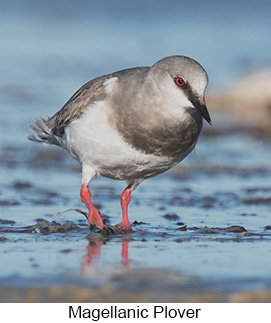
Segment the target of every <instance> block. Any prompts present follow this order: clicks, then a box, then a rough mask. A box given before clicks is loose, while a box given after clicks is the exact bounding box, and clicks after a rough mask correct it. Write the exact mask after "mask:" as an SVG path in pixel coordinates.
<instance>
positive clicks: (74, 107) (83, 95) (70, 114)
mask: <svg viewBox="0 0 271 323" xmlns="http://www.w3.org/2000/svg"><path fill="white" fill-rule="evenodd" d="M119 73H121V71H120V72H116V73H112V74H107V75H103V76H99V77H97V78H95V79H93V80H91V81H89V82H87V83H86V84H84V85H83V86H82V87H81V88H80V89H79V90H78V91H76V92H75V93H74V95H73V96H72V97H71V98H70V99H69V100H68V101H67V102H66V104H65V105H64V106H63V107H62V109H60V110H59V111H58V112H56V113H55V114H54V115H53V116H52V117H51V118H49V119H47V120H45V119H43V118H40V119H38V120H35V121H34V123H33V124H31V125H30V126H29V129H30V130H31V133H30V134H29V136H28V139H29V140H32V141H38V142H45V143H48V144H53V145H58V146H61V140H60V139H61V137H62V135H63V133H64V130H65V127H67V126H68V125H69V124H70V123H71V122H72V121H74V120H76V119H78V118H80V116H81V114H82V113H83V112H84V110H85V108H86V107H87V106H88V105H90V104H91V103H93V102H95V101H97V100H103V99H104V98H105V96H106V94H105V92H104V87H105V86H104V82H105V81H106V80H108V79H110V78H111V77H114V76H118V74H119Z"/></svg>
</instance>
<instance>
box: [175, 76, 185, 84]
mask: <svg viewBox="0 0 271 323" xmlns="http://www.w3.org/2000/svg"><path fill="white" fill-rule="evenodd" d="M175 83H176V84H177V85H178V86H183V85H184V84H185V82H184V79H183V78H181V77H176V78H175Z"/></svg>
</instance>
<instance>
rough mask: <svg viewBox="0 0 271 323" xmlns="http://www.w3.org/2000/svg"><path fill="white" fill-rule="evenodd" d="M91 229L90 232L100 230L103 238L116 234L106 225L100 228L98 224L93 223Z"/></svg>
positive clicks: (90, 225)
mask: <svg viewBox="0 0 271 323" xmlns="http://www.w3.org/2000/svg"><path fill="white" fill-rule="evenodd" d="M89 229H90V230H97V229H98V230H100V231H99V232H100V233H101V234H102V235H103V236H108V235H110V234H115V231H114V230H113V229H112V228H111V227H109V226H107V225H106V224H103V226H102V227H100V226H98V225H96V224H93V223H91V224H89Z"/></svg>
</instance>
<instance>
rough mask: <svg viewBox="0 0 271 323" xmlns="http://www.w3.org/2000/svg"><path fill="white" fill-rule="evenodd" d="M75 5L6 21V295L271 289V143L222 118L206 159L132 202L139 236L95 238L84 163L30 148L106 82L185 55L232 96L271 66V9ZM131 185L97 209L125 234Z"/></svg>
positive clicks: (0, 158)
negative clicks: (42, 121)
mask: <svg viewBox="0 0 271 323" xmlns="http://www.w3.org/2000/svg"><path fill="white" fill-rule="evenodd" d="M76 3H77V4H78V3H79V5H78V6H75V5H74V2H73V1H65V6H63V2H62V1H47V2H46V8H45V7H44V6H43V5H42V4H41V3H40V4H38V3H36V2H33V1H30V0H29V1H17V6H16V8H17V9H16V10H14V6H11V5H10V1H4V2H3V8H2V10H1V13H0V16H1V20H0V25H1V28H0V37H1V51H0V61H1V62H2V63H3V62H4V63H3V64H1V73H0V75H1V77H0V98H1V103H0V111H1V119H0V138H1V141H0V178H1V181H0V253H1V259H0V262H1V271H0V286H2V287H15V288H16V289H17V288H18V287H32V286H41V288H44V287H48V288H49V287H52V286H56V285H64V286H67V285H69V284H73V285H74V286H79V287H87V288H89V289H91V288H96V289H99V288H101V287H102V288H103V287H104V286H107V287H108V286H109V287H110V288H112V289H113V295H114V297H115V296H116V292H117V293H119V292H122V293H123V295H124V297H123V298H122V299H120V300H122V301H123V300H125V295H126V294H125V293H127V292H128V291H129V292H130V291H133V292H134V293H136V294H137V295H141V297H142V295H145V294H146V293H148V292H150V293H151V294H152V295H153V296H152V297H150V298H149V300H155V301H161V300H172V299H171V298H169V297H170V296H172V295H177V296H178V295H179V294H180V293H181V294H189V293H192V294H193V293H194V294H195V295H196V294H199V293H201V292H203V293H204V292H207V293H212V292H214V291H218V292H222V293H228V292H234V291H239V290H245V291H254V290H259V289H260V290H262V289H267V290H270V289H271V260H270V259H271V241H270V240H271V217H270V210H271V208H270V206H271V184H270V183H271V165H270V159H271V149H270V148H271V143H270V141H269V140H268V139H257V138H253V137H251V136H249V135H248V133H247V132H246V128H244V127H243V126H244V125H242V127H241V126H240V125H239V124H238V122H237V121H236V120H232V119H231V118H229V117H225V116H219V115H218V116H216V115H214V114H213V113H212V112H211V114H212V119H213V124H214V125H213V126H212V127H209V126H208V125H206V126H205V134H204V135H203V136H202V137H201V139H200V141H199V143H198V145H197V147H196V151H195V152H193V153H192V154H191V155H190V156H189V157H188V158H187V159H186V160H185V161H184V162H183V163H182V164H181V165H180V166H177V167H176V168H174V169H173V170H172V171H170V172H167V173H165V174H162V175H160V176H157V177H155V178H152V179H149V180H147V181H145V182H144V183H142V184H141V185H140V186H139V187H138V188H137V189H136V191H135V192H133V195H132V201H131V203H130V206H129V212H130V214H129V217H130V220H131V222H132V223H133V228H134V231H135V232H134V233H132V234H130V235H124V234H123V235H121V234H115V235H110V236H103V235H101V234H100V233H98V232H92V231H90V230H89V229H88V226H87V223H86V219H85V217H84V215H83V214H82V213H80V212H77V211H76V210H74V209H80V210H82V211H86V210H85V207H84V205H83V204H82V203H81V201H80V197H79V189H80V183H81V175H80V168H79V166H78V164H77V163H76V162H75V161H74V160H72V158H71V157H70V156H68V154H66V153H65V152H62V151H60V150H58V149H57V148H55V149H54V148H44V147H42V146H38V145H36V144H34V143H31V142H28V141H27V140H26V134H27V124H28V123H30V122H31V121H32V120H33V119H34V118H37V117H39V116H44V117H46V116H47V115H51V114H52V113H54V112H56V111H57V109H58V108H60V107H61V106H62V105H63V104H64V103H65V101H66V100H67V99H68V98H69V96H71V95H72V93H73V92H74V91H75V90H76V89H77V88H78V87H79V86H81V85H82V84H83V83H84V82H86V81H88V80H89V79H90V78H92V77H94V76H97V75H100V74H103V73H108V72H111V71H113V70H117V69H122V68H126V67H130V66H137V65H150V64H152V63H153V62H154V61H156V60H158V59H159V58H161V57H163V56H166V55H172V54H176V53H179V54H185V55H189V56H192V57H194V58H196V59H198V60H199V61H200V62H201V63H202V64H203V65H204V67H205V68H206V69H207V71H208V73H209V76H210V86H213V87H215V86H220V87H223V86H225V85H228V83H229V82H230V81H232V80H235V79H236V78H238V77H239V76H240V75H242V74H243V73H245V72H246V71H248V70H250V69H254V68H258V67H261V66H270V65H271V62H270V57H269V53H270V42H269V41H267V40H269V38H270V32H269V31H270V27H271V26H270V17H269V15H268V14H267V13H268V12H270V10H269V9H270V2H269V1H264V0H261V1H252V0H251V1H247V5H246V8H244V7H243V2H241V1H236V0H235V1H227V3H226V2H225V3H222V2H220V3H219V4H218V2H217V1H212V0H209V1H205V2H204V6H202V5H201V2H200V1H191V2H189V3H186V5H185V6H184V5H183V3H182V2H180V1H171V5H170V6H169V5H168V3H169V1H168V0H167V1H162V0H161V1H155V2H154V1H148V2H145V1H144V2H143V1H142V2H141V1H139V2H137V4H135V3H133V4H132V3H131V4H129V5H128V4H127V5H125V4H124V3H123V2H121V1H119V2H117V4H118V5H117V6H115V5H112V3H111V2H110V1H106V0H104V1H99V4H97V3H96V4H95V5H94V4H93V3H92V2H82V1H79V2H76ZM110 3H111V5H110ZM114 3H115V2H114ZM139 18H140V19H139ZM192 18H193V19H192ZM105 22H106V23H105ZM218 22H219V23H218ZM184 26H185V27H184ZM202 26H204V28H202ZM184 28H185V29H184ZM203 29H204V30H205V33H204V34H203V33H202V30H203ZM233 30H234V32H233ZM191 39H193V40H195V41H191ZM221 39H227V41H225V42H221V41H220V40H221ZM218 43H219V46H218ZM199 48H200V51H199ZM207 103H208V102H207ZM125 185H126V183H124V182H117V181H113V180H109V179H105V178H99V179H94V180H93V181H92V182H91V190H92V192H93V201H94V204H96V206H97V207H99V209H100V210H101V213H102V216H103V217H104V219H105V220H106V221H107V222H108V224H109V225H111V226H113V225H115V224H117V223H120V221H121V208H120V203H119V198H120V194H121V192H122V190H123V189H124V188H125ZM70 209H72V210H70ZM66 210H69V211H68V212H64V211H66ZM95 295H96V296H97V293H96V294H95ZM103 295H104V294H103ZM155 295H156V296H157V297H156V298H155ZM96 296H95V297H96ZM3 297H4V294H2V295H1V294H0V298H1V299H2V298H3ZM95 297H93V298H92V300H95V299H96V298H95ZM49 299H50V298H49ZM63 299H64V300H65V297H64V296H63ZM11 300H12V299H11ZM31 300H32V301H33V299H31ZM45 300H47V299H45ZM137 300H139V301H140V300H142V298H140V297H139V298H138V299H137ZM173 300H174V301H176V298H175V299H173Z"/></svg>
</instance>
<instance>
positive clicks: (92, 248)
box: [81, 241, 130, 269]
mask: <svg viewBox="0 0 271 323" xmlns="http://www.w3.org/2000/svg"><path fill="white" fill-rule="evenodd" d="M128 243H129V241H122V251H121V267H122V268H123V269H128V268H129V263H130V259H129V258H128ZM105 244H106V241H90V242H89V245H88V252H87V254H86V255H85V256H84V259H83V261H82V265H81V266H82V268H83V269H86V268H91V267H93V266H95V265H96V264H97V263H98V261H99V259H100V256H101V247H102V246H103V245H105Z"/></svg>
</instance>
